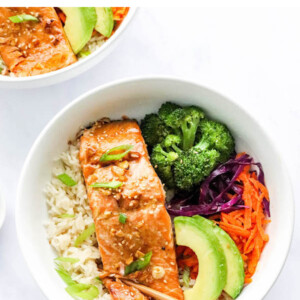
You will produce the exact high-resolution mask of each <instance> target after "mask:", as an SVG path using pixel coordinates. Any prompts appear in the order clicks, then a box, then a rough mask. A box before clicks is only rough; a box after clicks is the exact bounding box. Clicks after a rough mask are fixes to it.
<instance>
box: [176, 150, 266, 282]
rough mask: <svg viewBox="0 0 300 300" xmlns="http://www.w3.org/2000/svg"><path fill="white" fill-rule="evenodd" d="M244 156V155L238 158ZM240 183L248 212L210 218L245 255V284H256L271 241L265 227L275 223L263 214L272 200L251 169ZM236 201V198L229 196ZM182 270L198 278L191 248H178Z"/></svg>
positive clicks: (245, 168) (246, 169) (238, 179)
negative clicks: (266, 205) (253, 280)
mask: <svg viewBox="0 0 300 300" xmlns="http://www.w3.org/2000/svg"><path fill="white" fill-rule="evenodd" d="M241 155H243V153H240V154H238V155H237V157H239V156H241ZM237 182H238V183H239V184H241V186H243V195H242V199H243V200H244V203H245V206H246V208H245V209H239V210H236V211H233V212H230V213H223V212H222V213H218V214H215V215H212V216H210V217H209V219H210V220H212V221H213V222H215V223H216V224H217V225H219V226H220V227H221V228H222V229H223V230H225V231H226V232H227V233H228V234H229V235H230V236H231V238H232V239H233V241H234V242H235V243H236V245H237V247H238V249H239V250H240V252H241V256H242V258H243V260H244V266H245V284H249V283H251V282H252V279H251V277H252V276H253V274H254V273H255V270H256V267H257V264H258V261H259V259H260V256H261V253H262V251H263V249H264V247H265V245H266V243H267V242H268V240H269V236H268V235H267V234H266V233H265V226H266V225H267V224H268V223H270V222H271V221H270V220H269V219H267V217H266V215H265V213H264V210H263V203H262V202H263V199H264V198H265V199H267V201H270V199H269V193H268V190H267V188H266V187H265V186H264V185H263V184H262V183H260V182H259V181H258V179H257V175H256V173H255V172H252V171H251V170H250V166H245V167H244V169H243V172H242V173H241V174H240V176H239V177H238V178H237ZM228 196H229V197H232V195H228ZM176 254H177V263H178V267H179V268H182V269H184V268H185V267H189V268H190V270H191V278H192V279H195V278H196V277H197V275H198V260H197V256H196V254H195V253H194V252H193V251H192V250H191V249H189V248H187V247H183V246H178V247H177V248H176Z"/></svg>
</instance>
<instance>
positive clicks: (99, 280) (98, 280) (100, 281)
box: [95, 276, 103, 284]
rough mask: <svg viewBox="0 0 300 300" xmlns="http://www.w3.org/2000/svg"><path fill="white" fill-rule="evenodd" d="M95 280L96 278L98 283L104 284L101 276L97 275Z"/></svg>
mask: <svg viewBox="0 0 300 300" xmlns="http://www.w3.org/2000/svg"><path fill="white" fill-rule="evenodd" d="M95 280H96V281H97V282H98V283H100V284H103V281H102V280H101V279H100V277H99V276H97V277H95Z"/></svg>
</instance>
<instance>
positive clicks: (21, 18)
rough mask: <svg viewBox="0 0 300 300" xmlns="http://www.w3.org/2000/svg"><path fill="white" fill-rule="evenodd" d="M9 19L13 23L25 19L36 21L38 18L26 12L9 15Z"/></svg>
mask: <svg viewBox="0 0 300 300" xmlns="http://www.w3.org/2000/svg"><path fill="white" fill-rule="evenodd" d="M9 19H10V20H11V21H12V22H13V23H22V22H25V21H34V22H38V21H39V19H38V18H36V17H34V16H32V15H26V14H22V15H16V16H11V17H9Z"/></svg>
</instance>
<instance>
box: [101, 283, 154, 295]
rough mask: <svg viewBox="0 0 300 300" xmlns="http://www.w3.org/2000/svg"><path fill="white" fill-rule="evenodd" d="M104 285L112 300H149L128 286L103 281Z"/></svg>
mask: <svg viewBox="0 0 300 300" xmlns="http://www.w3.org/2000/svg"><path fill="white" fill-rule="evenodd" d="M104 284H105V286H106V287H107V289H108V290H109V293H110V295H111V296H112V299H113V300H149V298H148V297H146V296H144V295H143V294H142V293H140V292H139V291H138V290H137V289H136V288H134V287H131V286H128V285H126V284H124V283H122V282H120V281H113V280H110V279H105V280H104Z"/></svg>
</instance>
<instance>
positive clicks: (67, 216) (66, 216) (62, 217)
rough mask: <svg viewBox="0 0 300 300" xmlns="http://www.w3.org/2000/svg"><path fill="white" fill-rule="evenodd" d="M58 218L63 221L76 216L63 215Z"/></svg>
mask: <svg viewBox="0 0 300 300" xmlns="http://www.w3.org/2000/svg"><path fill="white" fill-rule="evenodd" d="M57 217H58V218H61V219H68V218H75V215H70V214H61V215H59V216H57Z"/></svg>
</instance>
